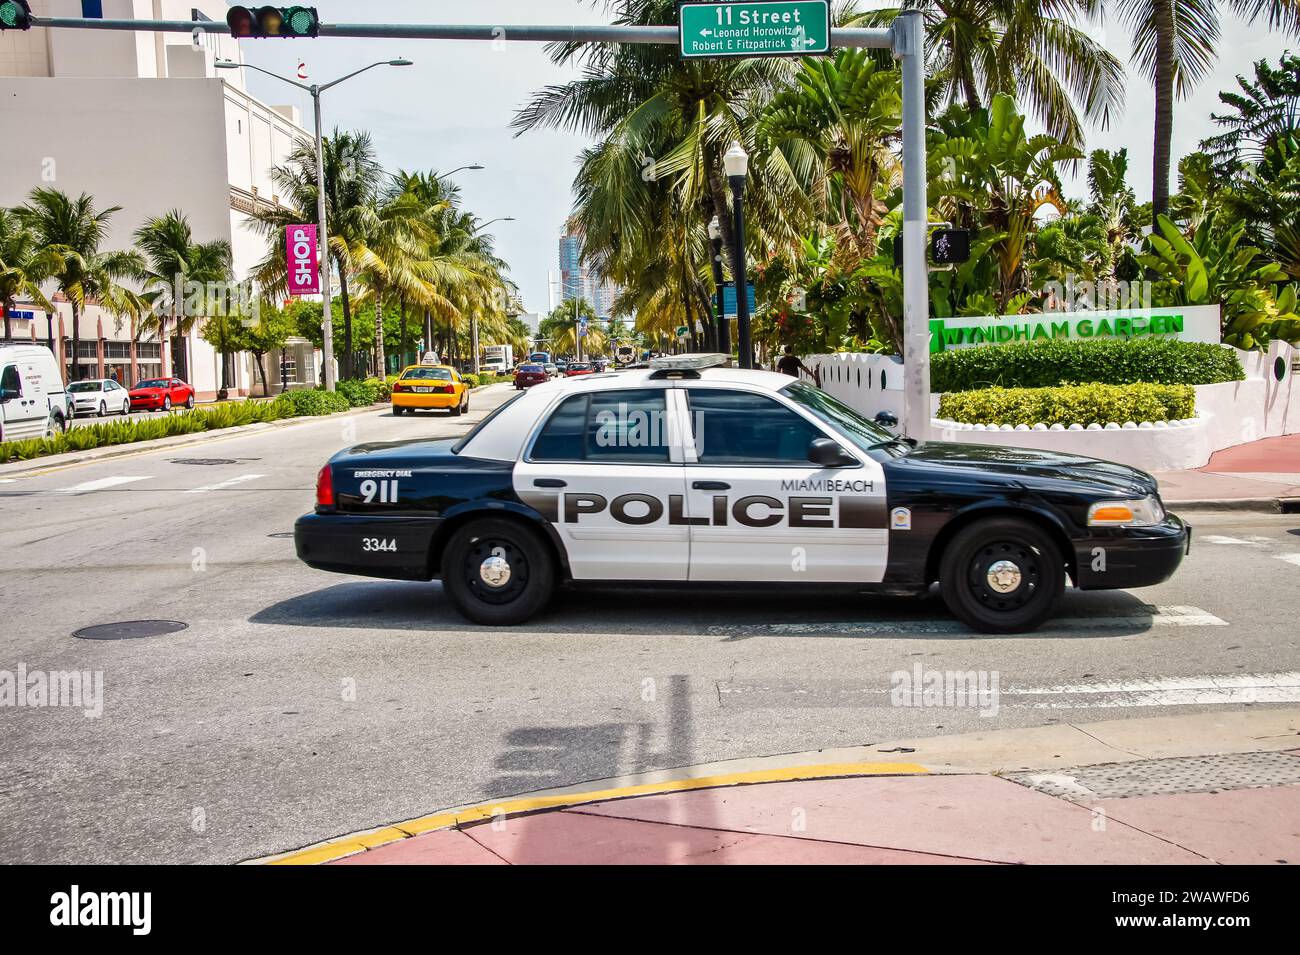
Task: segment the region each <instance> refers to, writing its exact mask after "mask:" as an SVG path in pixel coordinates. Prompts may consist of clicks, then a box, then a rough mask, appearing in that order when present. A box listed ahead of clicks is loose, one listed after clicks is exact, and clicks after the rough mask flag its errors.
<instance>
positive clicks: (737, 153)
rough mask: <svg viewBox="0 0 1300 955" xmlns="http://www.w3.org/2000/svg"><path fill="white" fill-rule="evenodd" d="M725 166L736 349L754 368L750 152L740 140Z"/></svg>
mask: <svg viewBox="0 0 1300 955" xmlns="http://www.w3.org/2000/svg"><path fill="white" fill-rule="evenodd" d="M722 167H723V169H724V170H725V171H726V173H727V181H728V182H729V183H731V204H732V213H733V218H734V220H735V226H734V228H733V229H732V236H733V237H732V242H733V243H734V245H735V248H733V249H732V260H733V261H732V268H731V271H732V273H733V275H734V278H735V282H736V348H737V350H738V351H739V353H740V367H741V368H753V367H754V346H753V345H752V344H751V343H750V336H749V283H748V281H747V280H746V278H745V176H746V175H747V174H748V172H749V154H748V153H746V152H745V150H744V149H743V148H742V147H741V145H740V143H738V142H732V144H731V148H729V149H728V150H727V152H726V155H724V156H723V157H722Z"/></svg>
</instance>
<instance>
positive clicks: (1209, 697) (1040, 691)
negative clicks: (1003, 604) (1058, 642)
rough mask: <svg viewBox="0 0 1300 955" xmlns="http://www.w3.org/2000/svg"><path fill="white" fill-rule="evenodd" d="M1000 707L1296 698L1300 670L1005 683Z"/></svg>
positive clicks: (1299, 699) (1234, 702) (1231, 702)
mask: <svg viewBox="0 0 1300 955" xmlns="http://www.w3.org/2000/svg"><path fill="white" fill-rule="evenodd" d="M1002 696H1003V701H1002V706H1004V707H1015V708H1028V709H1053V710H1074V709H1114V708H1118V707H1136V706H1198V705H1200V706H1204V705H1216V706H1218V705H1238V704H1244V703H1300V673H1295V672H1292V673H1255V674H1243V673H1234V674H1228V675H1222V676H1190V677H1167V678H1156V679H1150V680H1126V681H1122V682H1117V683H1079V684H1073V685H1070V684H1066V685H1061V686H1045V687H1010V688H1009V689H1007V690H1004V691H1003V693H1002ZM1018 696H1027V697H1034V696H1060V697H1065V699H1060V700H1043V701H1034V700H1032V699H1031V700H1027V701H1025V702H1016V701H1014V699H1012V700H1011V701H1008V700H1007V699H1006V698H1007V697H1012V698H1014V697H1018Z"/></svg>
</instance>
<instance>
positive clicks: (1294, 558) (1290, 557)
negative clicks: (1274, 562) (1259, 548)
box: [1273, 554, 1300, 567]
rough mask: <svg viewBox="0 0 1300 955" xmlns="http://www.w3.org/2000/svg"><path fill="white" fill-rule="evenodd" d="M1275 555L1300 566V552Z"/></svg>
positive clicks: (1279, 558)
mask: <svg viewBox="0 0 1300 955" xmlns="http://www.w3.org/2000/svg"><path fill="white" fill-rule="evenodd" d="M1273 556H1274V557H1276V558H1277V559H1278V560H1284V561H1286V562H1287V563H1288V564H1295V565H1296V566H1297V567H1300V554H1274V555H1273Z"/></svg>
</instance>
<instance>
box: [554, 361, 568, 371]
mask: <svg viewBox="0 0 1300 955" xmlns="http://www.w3.org/2000/svg"><path fill="white" fill-rule="evenodd" d="M555 368H556V370H557V371H558V372H559V373H560V374H561V375H563V374H564V373H565V372H567V371H568V370H569V360H568V359H567V358H561V359H559V360H558V361H556V363H555Z"/></svg>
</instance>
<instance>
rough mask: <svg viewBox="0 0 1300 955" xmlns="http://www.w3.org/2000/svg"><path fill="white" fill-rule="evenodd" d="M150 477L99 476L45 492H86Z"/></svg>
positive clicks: (142, 475) (145, 475) (103, 489)
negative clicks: (92, 479) (93, 479)
mask: <svg viewBox="0 0 1300 955" xmlns="http://www.w3.org/2000/svg"><path fill="white" fill-rule="evenodd" d="M151 477H152V475H150V474H132V475H126V474H123V475H118V476H116V477H106V478H99V479H98V480H95V481H86V482H84V483H82V484H74V485H72V487H61V488H56V489H55V490H53V491H47V492H46V493H47V494H86V493H89V492H90V491H105V490H107V489H108V488H110V487H119V486H121V485H123V484H131V483H132V482H134V481H147V480H149V479H150V478H151Z"/></svg>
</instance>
